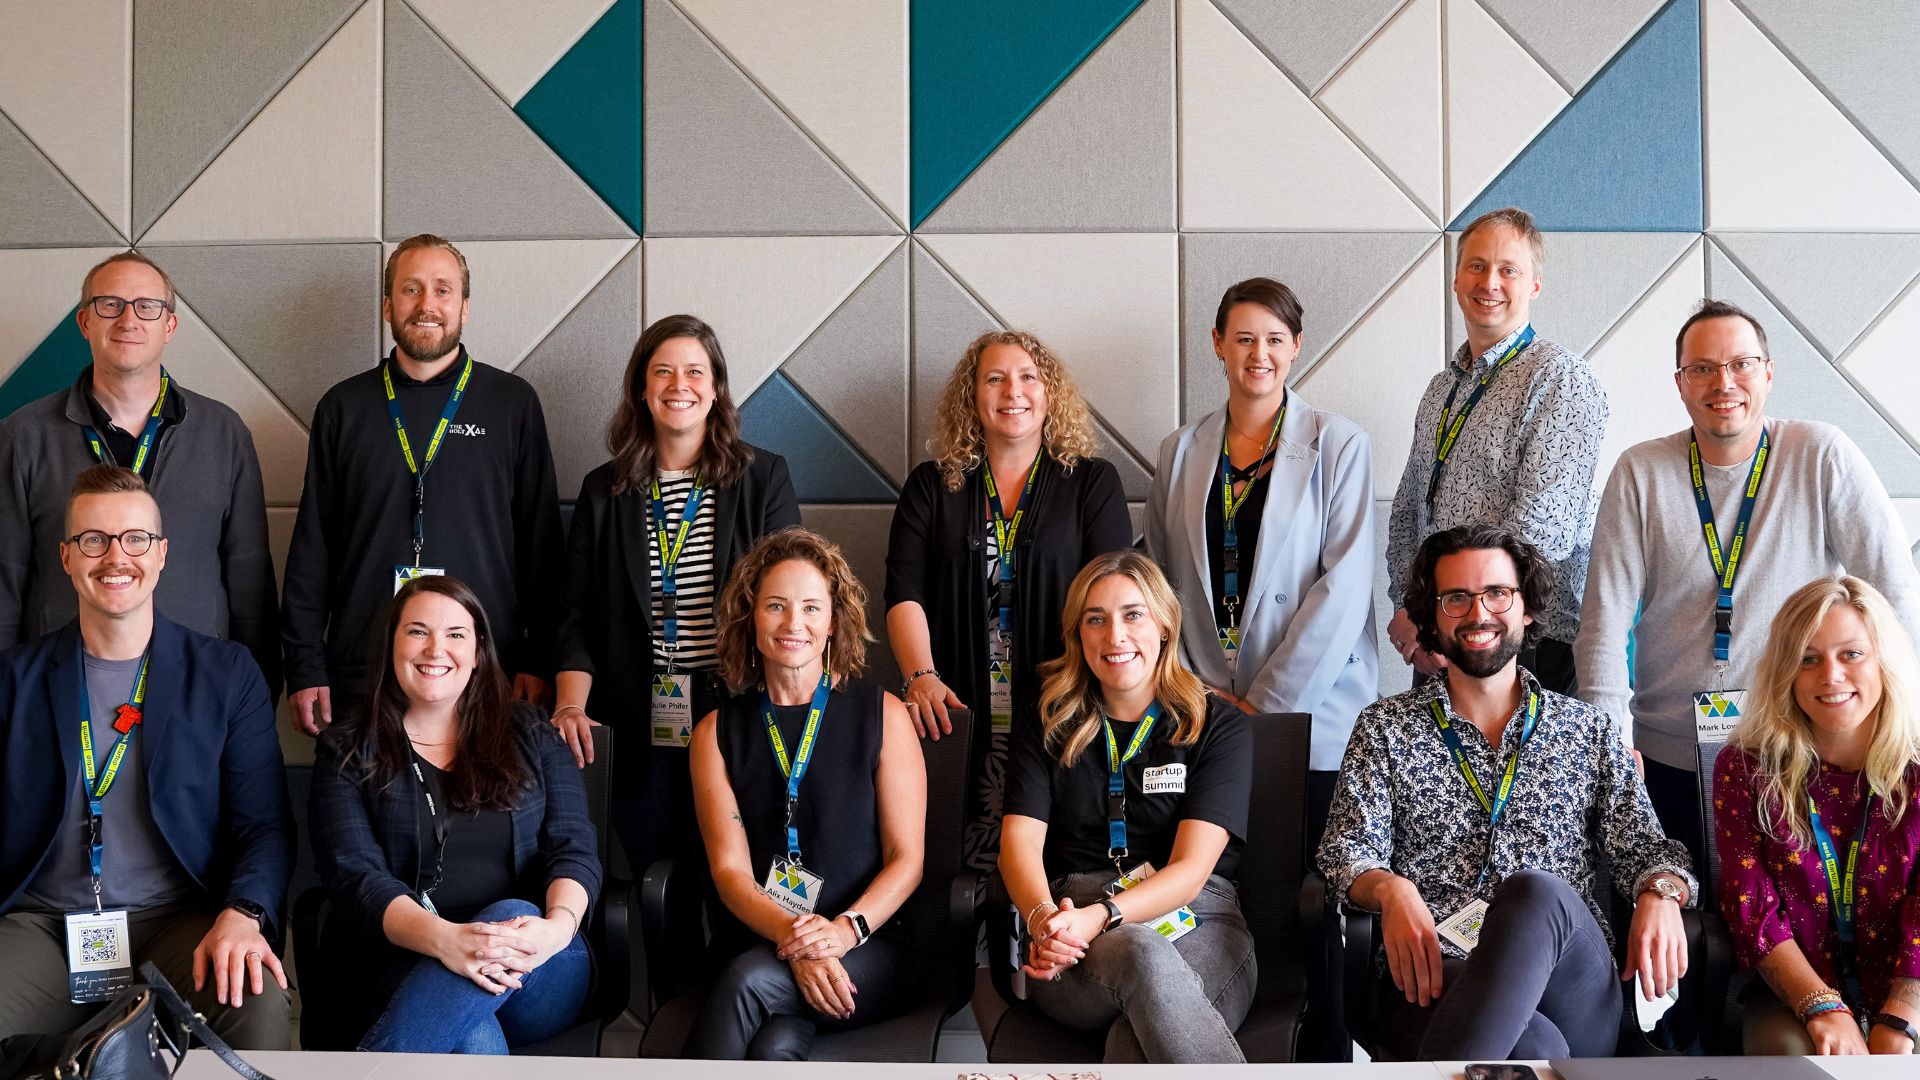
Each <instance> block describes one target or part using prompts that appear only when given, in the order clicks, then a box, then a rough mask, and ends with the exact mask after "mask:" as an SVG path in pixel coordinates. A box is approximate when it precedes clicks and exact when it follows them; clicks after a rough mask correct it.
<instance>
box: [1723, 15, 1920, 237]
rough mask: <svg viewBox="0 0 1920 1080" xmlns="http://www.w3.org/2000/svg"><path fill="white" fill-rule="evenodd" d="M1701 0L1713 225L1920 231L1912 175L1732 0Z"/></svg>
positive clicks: (1917, 194) (1919, 207) (1919, 194)
mask: <svg viewBox="0 0 1920 1080" xmlns="http://www.w3.org/2000/svg"><path fill="white" fill-rule="evenodd" d="M1704 3H1705V5H1706V7H1705V16H1704V19H1705V35H1706V79H1707V108H1708V111H1709V112H1710V114H1711V122H1710V123H1708V124H1707V209H1708V224H1709V227H1711V228H1714V229H1822V230H1838V231H1846V230H1881V229H1888V230H1891V229H1914V228H1920V191H1917V190H1915V188H1914V185H1913V183H1912V182H1911V179H1910V178H1909V177H1908V176H1904V175H1902V174H1901V172H1900V170H1898V169H1896V168H1895V167H1894V165H1893V163H1892V162H1891V161H1889V160H1888V159H1887V158H1886V156H1885V155H1883V154H1882V153H1881V152H1880V150H1879V149H1878V148H1876V147H1875V145H1874V144H1873V143H1872V142H1870V141H1869V140H1868V139H1867V137H1866V135H1864V134H1863V133H1862V132H1861V130H1860V128H1859V127H1857V126H1856V125H1855V124H1854V123H1853V122H1852V121H1851V120H1849V119H1848V117H1847V115H1846V114H1845V113H1843V112H1841V111H1840V109H1839V108H1838V107H1837V106H1836V105H1835V104H1834V102H1833V99H1832V98H1830V97H1828V96H1827V95H1825V94H1823V93H1821V91H1820V89H1819V88H1818V87H1816V86H1815V85H1814V84H1813V83H1811V82H1809V81H1808V79H1807V77H1806V75H1805V74H1804V73H1803V72H1802V71H1801V70H1800V69H1799V68H1798V67H1796V66H1794V63H1793V61H1791V60H1789V59H1788V58H1787V57H1786V55H1785V54H1783V53H1782V52H1781V51H1780V49H1779V47H1778V46H1776V45H1775V44H1774V42H1773V41H1772V40H1770V39H1769V38H1768V37H1767V35H1766V34H1765V33H1764V32H1763V31H1762V30H1761V29H1760V28H1759V27H1758V26H1756V25H1754V23H1753V21H1752V20H1750V19H1749V18H1748V17H1747V16H1746V15H1745V14H1744V13H1743V12H1742V11H1741V10H1740V9H1739V8H1738V7H1737V6H1735V4H1734V3H1733V2H1732V0H1704ZM1906 62H1907V63H1909V64H1910V63H1911V58H1908V60H1907V61H1906Z"/></svg>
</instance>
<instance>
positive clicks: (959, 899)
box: [942, 871, 982, 1011]
mask: <svg viewBox="0 0 1920 1080" xmlns="http://www.w3.org/2000/svg"><path fill="white" fill-rule="evenodd" d="M981 891H982V890H981V888H980V882H979V879H977V878H975V877H974V876H973V874H972V872H971V871H969V872H966V873H961V874H957V875H955V876H954V879H953V881H951V882H949V883H948V885H947V929H948V933H949V936H950V941H951V942H952V947H953V953H952V955H951V956H948V957H943V958H942V961H943V962H944V963H946V965H947V967H948V970H950V971H951V972H953V989H952V992H951V993H950V994H949V995H948V998H947V1004H948V1006H949V1007H950V1008H951V1009H953V1010H955V1011H958V1010H959V1009H960V1008H962V1007H963V1006H965V1005H966V1003H967V1000H968V999H969V998H971V997H972V996H973V970H974V967H973V942H974V937H975V935H974V932H973V928H974V910H975V905H977V904H978V903H979V902H980V900H979V897H980V893H981Z"/></svg>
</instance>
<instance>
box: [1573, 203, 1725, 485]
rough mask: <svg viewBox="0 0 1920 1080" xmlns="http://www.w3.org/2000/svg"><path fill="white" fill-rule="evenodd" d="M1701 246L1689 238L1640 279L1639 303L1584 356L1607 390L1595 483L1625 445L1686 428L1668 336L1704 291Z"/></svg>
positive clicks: (1603, 478) (1601, 479) (1601, 481)
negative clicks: (1647, 279) (1666, 263)
mask: <svg viewBox="0 0 1920 1080" xmlns="http://www.w3.org/2000/svg"><path fill="white" fill-rule="evenodd" d="M1704 247H1705V243H1704V242H1703V241H1702V240H1701V239H1700V238H1699V237H1697V236H1695V237H1691V238H1689V241H1688V244H1687V249H1686V251H1685V253H1684V254H1683V255H1681V257H1680V258H1679V260H1678V261H1677V262H1675V263H1674V264H1673V266H1672V267H1671V269H1669V270H1668V271H1667V272H1666V273H1665V274H1664V275H1662V276H1661V277H1660V278H1659V279H1658V280H1656V281H1653V282H1651V283H1642V285H1643V288H1644V289H1645V295H1644V296H1643V297H1642V298H1641V299H1640V302H1639V304H1637V305H1636V306H1635V307H1634V309H1633V310H1632V311H1631V312H1629V313H1628V314H1627V315H1626V317H1625V318H1623V319H1621V320H1620V321H1619V322H1618V323H1617V324H1615V325H1614V327H1613V328H1612V329H1611V330H1610V331H1608V333H1607V336H1606V339H1605V340H1604V341H1601V342H1600V343H1599V347H1598V348H1595V349H1593V350H1592V351H1591V352H1590V353H1589V354H1588V356H1587V363H1588V364H1589V365H1590V366H1591V367H1592V368H1593V372H1594V374H1595V375H1596V376H1598V377H1599V379H1600V385H1602V386H1603V387H1605V388H1606V391H1607V435H1606V439H1605V440H1604V441H1603V442H1602V443H1601V446H1600V464H1599V467H1598V468H1597V469H1596V470H1595V472H1594V482H1595V484H1597V485H1604V484H1605V483H1606V477H1607V474H1608V473H1609V472H1610V471H1612V469H1613V463H1614V460H1615V459H1617V458H1618V457H1619V456H1620V454H1621V452H1622V451H1624V450H1626V449H1627V448H1628V447H1630V446H1633V445H1634V444H1636V443H1641V442H1645V441H1646V440H1648V439H1657V438H1659V437H1660V436H1662V435H1670V434H1672V433H1673V432H1675V431H1678V430H1680V429H1681V428H1683V427H1686V426H1687V410H1686V406H1685V405H1683V404H1682V403H1681V401H1680V393H1679V390H1678V388H1676V387H1675V386H1674V382H1673V335H1674V331H1675V330H1677V329H1678V328H1679V326H1680V324H1681V323H1682V322H1685V321H1686V318H1687V316H1688V315H1689V314H1691V313H1692V312H1693V307H1694V305H1695V304H1697V303H1699V302H1700V297H1701V295H1702V294H1703V293H1705V291H1706V253H1705V251H1704V250H1703V249H1704Z"/></svg>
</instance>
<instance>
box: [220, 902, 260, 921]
mask: <svg viewBox="0 0 1920 1080" xmlns="http://www.w3.org/2000/svg"><path fill="white" fill-rule="evenodd" d="M227 906H228V907H230V908H232V909H233V910H235V911H237V912H239V913H240V914H242V915H245V916H247V917H248V918H251V919H254V920H255V921H258V922H265V921H266V918H267V909H266V908H263V907H261V906H260V905H259V904H256V903H254V902H253V901H251V900H235V901H234V902H232V903H230V904H228V905H227Z"/></svg>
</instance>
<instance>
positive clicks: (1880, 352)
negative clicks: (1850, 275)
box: [1840, 289, 1920, 446]
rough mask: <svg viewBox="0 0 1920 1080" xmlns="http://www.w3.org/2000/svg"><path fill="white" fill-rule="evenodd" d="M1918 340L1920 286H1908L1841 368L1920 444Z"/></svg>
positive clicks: (1864, 336) (1862, 338)
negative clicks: (1915, 373) (1917, 390)
mask: <svg viewBox="0 0 1920 1080" xmlns="http://www.w3.org/2000/svg"><path fill="white" fill-rule="evenodd" d="M1916 342H1920V290H1912V289H1909V290H1908V291H1907V293H1906V295H1905V296H1902V297H1901V298H1900V299H1899V301H1898V302H1897V303H1895V304H1894V305H1893V306H1892V308H1891V309H1889V310H1888V311H1887V313H1886V316H1885V317H1884V318H1882V319H1881V320H1880V321H1879V322H1877V323H1875V324H1874V326H1873V328H1872V329H1870V330H1868V331H1867V332H1866V333H1865V334H1863V335H1861V337H1860V340H1859V341H1858V342H1856V343H1855V344H1854V346H1853V348H1852V349H1851V350H1849V351H1848V353H1847V355H1846V358H1845V359H1843V360H1842V361H1841V362H1840V369H1841V370H1842V371H1844V372H1846V373H1847V375H1848V377H1850V378H1851V379H1852V380H1853V381H1854V382H1855V383H1858V384H1859V385H1860V387H1861V388H1862V389H1864V390H1866V391H1867V392H1868V393H1869V394H1871V395H1873V398H1874V400H1875V401H1876V402H1877V403H1878V404H1879V406H1880V410H1881V411H1882V412H1884V413H1885V414H1886V415H1887V416H1889V417H1891V418H1892V419H1893V421H1894V423H1896V424H1898V425H1899V427H1900V429H1901V431H1903V432H1904V433H1905V434H1906V437H1907V439H1908V441H1910V442H1912V443H1913V444H1914V445H1916V446H1920V395H1916V394H1915V393H1914V387H1915V385H1916V384H1915V375H1914V367H1915V364H1914V361H1915V359H1916V356H1915V352H1916V347H1915V343H1916Z"/></svg>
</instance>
